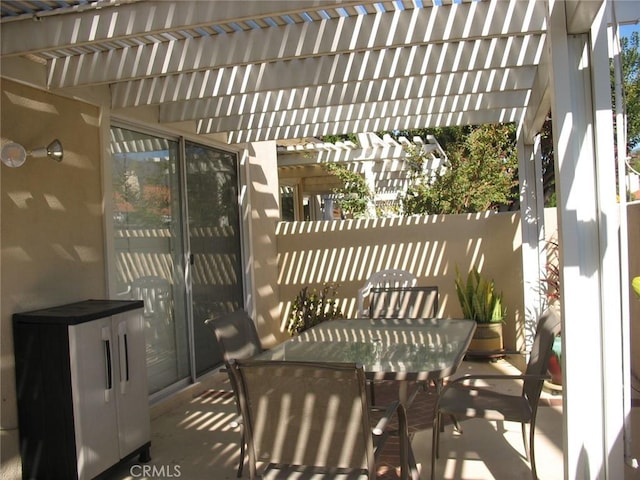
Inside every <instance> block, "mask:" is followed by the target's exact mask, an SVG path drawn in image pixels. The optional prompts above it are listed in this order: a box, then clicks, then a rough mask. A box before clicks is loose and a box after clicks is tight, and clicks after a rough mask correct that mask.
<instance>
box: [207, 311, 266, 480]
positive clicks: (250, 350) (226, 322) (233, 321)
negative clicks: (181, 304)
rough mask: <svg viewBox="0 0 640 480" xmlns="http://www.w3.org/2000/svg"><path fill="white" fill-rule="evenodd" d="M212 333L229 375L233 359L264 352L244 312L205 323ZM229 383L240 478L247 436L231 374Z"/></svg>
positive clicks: (251, 322) (250, 320)
mask: <svg viewBox="0 0 640 480" xmlns="http://www.w3.org/2000/svg"><path fill="white" fill-rule="evenodd" d="M204 323H205V324H206V325H207V326H208V327H209V328H210V329H211V330H212V331H213V334H214V335H215V337H216V340H217V341H218V345H219V346H220V350H221V352H222V358H223V360H224V363H225V368H226V370H227V373H229V362H231V360H233V359H240V360H243V359H247V358H251V357H253V356H254V355H256V354H258V353H260V352H262V351H263V348H262V344H261V342H260V337H259V336H258V332H257V330H256V326H255V323H253V320H252V319H251V317H249V315H248V314H247V312H245V311H244V310H236V311H235V312H232V313H229V314H226V315H222V316H220V317H216V318H210V319H208V320H205V322H204ZM229 382H230V383H231V388H232V389H233V393H234V395H235V397H236V405H238V415H239V417H238V420H237V421H236V422H235V423H236V424H237V426H238V427H239V428H240V436H241V439H240V460H239V463H238V478H240V477H241V476H242V470H243V468H244V453H245V444H246V441H245V434H244V425H243V424H242V419H241V416H240V407H239V402H238V387H237V385H236V383H235V378H234V377H233V376H232V375H230V374H229Z"/></svg>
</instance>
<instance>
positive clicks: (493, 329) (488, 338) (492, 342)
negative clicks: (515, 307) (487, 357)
mask: <svg viewBox="0 0 640 480" xmlns="http://www.w3.org/2000/svg"><path fill="white" fill-rule="evenodd" d="M503 349H504V342H503V338H502V323H501V322H498V323H478V324H477V325H476V331H475V333H474V334H473V338H472V339H471V343H470V344H469V351H471V352H474V351H477V352H495V351H500V350H503Z"/></svg>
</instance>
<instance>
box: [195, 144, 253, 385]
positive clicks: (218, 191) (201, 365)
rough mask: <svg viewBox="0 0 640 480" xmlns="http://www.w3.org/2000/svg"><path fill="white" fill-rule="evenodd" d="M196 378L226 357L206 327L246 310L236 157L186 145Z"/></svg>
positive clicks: (200, 146) (197, 146)
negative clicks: (210, 320)
mask: <svg viewBox="0 0 640 480" xmlns="http://www.w3.org/2000/svg"><path fill="white" fill-rule="evenodd" d="M185 160H186V172H187V182H186V185H187V205H188V211H189V221H188V224H189V244H190V248H191V263H192V265H191V275H190V280H191V289H192V306H193V311H192V315H193V334H194V347H195V369H196V374H198V375H199V374H202V373H204V372H206V371H208V370H210V369H211V368H213V367H214V366H215V365H216V364H217V363H219V362H220V360H221V356H220V352H219V350H218V346H217V344H216V343H215V342H213V341H212V333H211V331H209V330H208V329H207V327H206V326H205V324H204V321H205V320H206V319H207V318H211V317H215V316H217V315H220V314H221V313H226V312H232V311H234V310H237V309H239V308H243V306H244V305H243V288H242V269H241V261H242V259H241V251H240V244H241V243H240V240H241V238H240V215H239V210H238V176H237V165H236V156H235V154H231V153H228V152H223V151H220V150H213V149H211V148H208V147H203V146H202V145H198V144H195V143H191V142H186V143H185Z"/></svg>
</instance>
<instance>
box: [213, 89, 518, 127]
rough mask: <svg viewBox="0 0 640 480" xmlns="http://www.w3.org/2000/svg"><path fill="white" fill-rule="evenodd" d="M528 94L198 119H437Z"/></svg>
mask: <svg viewBox="0 0 640 480" xmlns="http://www.w3.org/2000/svg"><path fill="white" fill-rule="evenodd" d="M528 99H529V92H527V91H517V92H513V91H511V92H503V93H493V94H486V95H485V94H473V95H472V94H468V95H450V96H441V97H430V98H429V97H425V98H417V99H407V100H393V101H379V102H367V103H361V104H351V103H347V104H345V105H339V106H331V107H326V106H322V107H317V108H308V109H287V110H280V111H272V112H256V113H253V114H240V115H234V116H227V117H215V118H209V119H206V118H205V119H202V120H203V123H205V124H206V125H207V131H208V132H224V131H232V130H248V129H254V128H257V129H260V128H263V127H264V126H273V125H293V124H296V123H304V124H308V123H316V122H318V123H329V122H332V121H335V122H347V121H353V120H358V119H364V118H384V117H404V116H414V115H428V116H441V115H448V114H449V113H453V114H455V113H458V112H462V113H466V112H471V111H480V110H495V109H513V108H524V107H526V105H527V101H528Z"/></svg>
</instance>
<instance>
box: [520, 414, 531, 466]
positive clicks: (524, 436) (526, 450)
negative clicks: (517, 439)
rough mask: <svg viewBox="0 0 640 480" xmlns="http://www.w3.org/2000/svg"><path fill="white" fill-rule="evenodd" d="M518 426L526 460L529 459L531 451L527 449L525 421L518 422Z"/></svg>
mask: <svg viewBox="0 0 640 480" xmlns="http://www.w3.org/2000/svg"><path fill="white" fill-rule="evenodd" d="M520 427H521V428H522V443H524V456H525V457H526V458H527V461H528V462H530V461H531V453H530V450H529V440H528V438H527V424H526V423H525V422H520Z"/></svg>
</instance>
